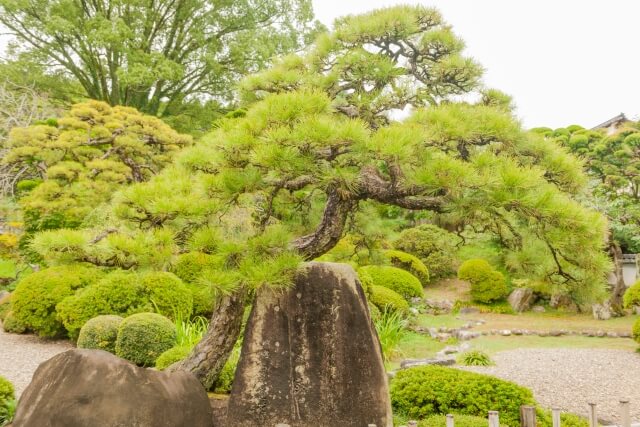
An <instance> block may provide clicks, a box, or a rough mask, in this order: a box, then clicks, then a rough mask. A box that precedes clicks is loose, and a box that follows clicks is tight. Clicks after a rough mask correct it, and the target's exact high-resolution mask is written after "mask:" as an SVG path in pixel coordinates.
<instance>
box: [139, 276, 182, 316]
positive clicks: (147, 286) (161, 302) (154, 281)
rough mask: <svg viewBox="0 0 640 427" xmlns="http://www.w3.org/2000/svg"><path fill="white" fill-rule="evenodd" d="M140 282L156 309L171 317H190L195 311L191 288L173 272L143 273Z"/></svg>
mask: <svg viewBox="0 0 640 427" xmlns="http://www.w3.org/2000/svg"><path fill="white" fill-rule="evenodd" d="M140 284H141V285H142V287H143V288H144V292H145V294H146V295H147V297H148V298H149V300H151V303H152V304H153V306H154V308H155V309H156V311H157V312H158V313H160V314H162V315H163V316H167V317H169V318H182V319H184V318H189V316H191V313H192V311H193V294H192V292H191V290H190V289H189V288H188V287H187V286H186V285H185V284H184V283H182V281H181V280H180V279H179V278H178V277H177V276H176V275H175V274H173V273H166V272H163V271H154V272H148V273H143V274H141V276H140Z"/></svg>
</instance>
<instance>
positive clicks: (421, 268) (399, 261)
mask: <svg viewBox="0 0 640 427" xmlns="http://www.w3.org/2000/svg"><path fill="white" fill-rule="evenodd" d="M384 256H385V257H386V258H387V259H388V260H389V262H390V263H391V264H393V266H394V267H398V268H401V269H403V270H406V271H408V272H409V273H411V274H413V275H414V276H416V277H417V278H418V279H420V282H422V284H423V285H426V284H427V283H429V269H427V266H426V265H424V263H423V262H422V261H420V259H419V258H418V257H416V256H413V255H411V254H409V253H407V252H402V251H398V250H387V251H384Z"/></svg>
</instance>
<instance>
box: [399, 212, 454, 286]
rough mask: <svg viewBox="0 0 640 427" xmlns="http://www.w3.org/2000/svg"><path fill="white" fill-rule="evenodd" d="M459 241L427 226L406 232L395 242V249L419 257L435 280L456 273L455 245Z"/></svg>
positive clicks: (446, 232) (442, 231) (440, 229)
mask: <svg viewBox="0 0 640 427" xmlns="http://www.w3.org/2000/svg"><path fill="white" fill-rule="evenodd" d="M459 240H460V239H459V238H458V237H457V236H456V235H454V234H453V233H449V232H448V231H446V230H443V229H442V228H440V227H437V226H435V225H431V224H425V225H421V226H418V227H415V228H409V229H406V230H404V231H403V232H402V233H400V236H399V237H398V239H397V240H396V241H395V242H393V247H394V248H395V249H398V250H401V251H404V252H407V253H410V254H412V255H415V256H417V257H418V258H419V259H420V260H421V261H422V262H423V263H424V265H425V266H426V267H427V269H428V270H429V274H430V275H431V279H434V278H441V277H446V276H449V275H451V274H452V273H453V272H454V265H455V260H456V257H455V253H456V247H455V245H456V243H457V242H458V241H459Z"/></svg>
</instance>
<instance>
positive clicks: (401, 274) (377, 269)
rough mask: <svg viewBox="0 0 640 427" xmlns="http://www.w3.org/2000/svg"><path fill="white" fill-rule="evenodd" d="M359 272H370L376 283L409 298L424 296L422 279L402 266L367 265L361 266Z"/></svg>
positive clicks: (372, 279) (373, 281) (372, 280)
mask: <svg viewBox="0 0 640 427" xmlns="http://www.w3.org/2000/svg"><path fill="white" fill-rule="evenodd" d="M358 272H359V273H360V272H363V273H365V274H368V275H369V277H371V282H372V283H373V284H374V285H377V286H384V287H385V288H389V289H391V290H393V291H395V292H396V293H398V294H400V295H401V296H402V297H403V298H405V299H407V300H409V299H410V298H412V297H420V298H422V297H423V296H424V291H423V290H422V284H421V283H420V280H418V278H417V277H416V276H414V275H413V274H411V273H409V272H408V271H404V270H402V269H400V268H397V267H391V266H387V265H367V266H365V267H361V268H360V269H359V270H358Z"/></svg>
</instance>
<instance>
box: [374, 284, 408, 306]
mask: <svg viewBox="0 0 640 427" xmlns="http://www.w3.org/2000/svg"><path fill="white" fill-rule="evenodd" d="M370 291H371V293H370V296H369V301H370V302H371V303H372V304H373V305H374V306H375V307H377V308H378V310H380V311H388V310H392V311H400V312H405V311H407V310H408V309H409V303H408V302H407V300H405V299H404V298H402V295H400V294H398V293H397V292H395V291H393V290H391V289H389V288H385V287H384V286H378V285H372V286H371V288H370Z"/></svg>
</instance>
